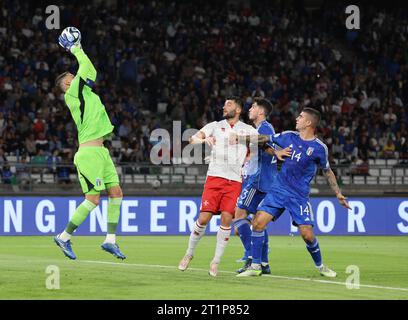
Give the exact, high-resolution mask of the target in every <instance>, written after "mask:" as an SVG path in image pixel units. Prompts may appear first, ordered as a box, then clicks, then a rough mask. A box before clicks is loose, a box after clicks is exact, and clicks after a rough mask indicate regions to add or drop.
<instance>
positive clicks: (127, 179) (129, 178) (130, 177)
mask: <svg viewBox="0 0 408 320" xmlns="http://www.w3.org/2000/svg"><path fill="white" fill-rule="evenodd" d="M122 181H123V183H133V175H132V174H125V175H124V176H123V178H122Z"/></svg>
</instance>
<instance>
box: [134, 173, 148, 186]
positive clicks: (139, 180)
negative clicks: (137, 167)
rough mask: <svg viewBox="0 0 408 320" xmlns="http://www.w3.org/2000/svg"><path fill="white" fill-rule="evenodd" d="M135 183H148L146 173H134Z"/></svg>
mask: <svg viewBox="0 0 408 320" xmlns="http://www.w3.org/2000/svg"><path fill="white" fill-rule="evenodd" d="M133 183H137V184H144V183H146V179H145V175H144V174H134V175H133Z"/></svg>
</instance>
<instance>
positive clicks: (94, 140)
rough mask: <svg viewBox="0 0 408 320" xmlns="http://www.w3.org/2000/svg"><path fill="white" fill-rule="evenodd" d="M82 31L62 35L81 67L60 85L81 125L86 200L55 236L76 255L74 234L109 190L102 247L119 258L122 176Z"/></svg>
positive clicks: (79, 163)
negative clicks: (94, 88)
mask: <svg viewBox="0 0 408 320" xmlns="http://www.w3.org/2000/svg"><path fill="white" fill-rule="evenodd" d="M80 40H81V37H80V32H79V30H78V29H76V28H74V27H68V28H66V29H64V31H63V32H62V33H61V35H60V37H59V38H58V41H59V44H60V45H61V46H62V47H63V48H64V49H66V50H67V51H69V52H71V53H72V54H73V55H74V56H75V57H76V59H77V60H78V64H79V69H78V72H77V74H76V76H74V75H73V74H71V73H69V72H64V73H63V74H61V75H59V76H58V77H57V79H56V86H58V88H59V89H61V90H62V91H63V92H64V100H65V103H66V104H67V106H68V108H69V110H70V112H71V115H72V118H73V120H74V122H75V124H76V127H77V129H78V140H79V149H78V151H77V152H76V154H75V157H74V164H75V166H76V168H77V171H78V178H79V182H80V184H81V188H82V191H83V193H84V194H85V200H84V201H83V202H82V203H81V204H80V205H79V206H78V207H77V209H76V211H75V213H74V214H73V216H72V218H71V220H70V221H69V223H68V225H67V226H66V228H65V230H64V231H63V232H62V233H60V234H59V235H57V236H55V237H54V241H55V243H56V244H57V245H58V246H59V247H60V248H61V250H62V251H63V253H64V254H65V255H66V256H67V257H68V258H70V259H76V256H75V253H74V252H73V250H72V246H71V241H70V239H71V235H72V233H73V232H74V231H75V230H76V229H77V228H78V227H79V226H80V225H81V223H82V222H83V221H84V220H85V219H86V217H87V216H88V214H89V213H90V212H91V211H92V210H93V209H94V208H95V207H96V206H98V204H99V200H100V192H101V191H102V190H105V189H106V190H107V192H108V196H109V202H108V203H109V204H108V232H107V235H106V239H105V242H104V243H103V244H102V245H101V247H102V249H103V250H105V251H107V252H109V253H111V254H112V255H114V256H115V257H117V258H119V259H125V258H126V257H125V255H124V254H123V253H122V252H121V251H120V250H119V246H118V245H117V244H116V235H115V234H116V227H117V225H118V221H119V215H120V206H121V203H122V197H123V194H122V189H121V188H120V186H119V177H118V174H117V172H116V168H115V165H114V164H113V161H112V159H111V157H110V155H109V151H108V149H106V148H105V147H104V146H103V141H104V139H105V138H107V137H109V135H110V134H111V133H112V131H113V128H114V127H113V126H112V124H111V122H110V120H109V117H108V114H107V113H106V110H105V107H104V105H103V104H102V102H101V100H100V99H99V96H98V95H96V94H95V93H94V92H92V86H93V84H94V82H95V80H96V70H95V68H94V66H93V64H92V62H91V61H90V60H89V58H88V56H87V55H86V54H85V52H84V51H83V50H82V47H81V43H80Z"/></svg>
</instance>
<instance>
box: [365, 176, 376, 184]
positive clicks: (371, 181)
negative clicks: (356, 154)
mask: <svg viewBox="0 0 408 320" xmlns="http://www.w3.org/2000/svg"><path fill="white" fill-rule="evenodd" d="M366 182H367V184H371V185H377V184H378V178H377V177H366Z"/></svg>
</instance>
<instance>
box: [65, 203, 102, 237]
mask: <svg viewBox="0 0 408 320" xmlns="http://www.w3.org/2000/svg"><path fill="white" fill-rule="evenodd" d="M95 208H96V205H95V204H94V203H92V202H91V201H89V200H87V199H85V200H84V201H83V202H82V203H81V204H80V205H79V206H78V208H77V209H76V210H75V212H74V214H73V215H72V218H71V220H70V221H69V223H68V225H67V227H66V228H65V231H66V232H67V233H69V234H72V233H73V232H74V231H75V229H76V228H78V227H79V226H80V225H81V223H82V222H84V220H85V219H86V217H87V216H88V214H89V212H91V211H92V210H93V209H95Z"/></svg>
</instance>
